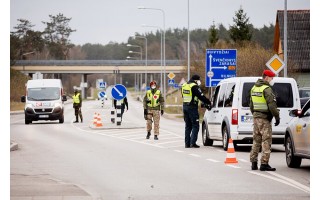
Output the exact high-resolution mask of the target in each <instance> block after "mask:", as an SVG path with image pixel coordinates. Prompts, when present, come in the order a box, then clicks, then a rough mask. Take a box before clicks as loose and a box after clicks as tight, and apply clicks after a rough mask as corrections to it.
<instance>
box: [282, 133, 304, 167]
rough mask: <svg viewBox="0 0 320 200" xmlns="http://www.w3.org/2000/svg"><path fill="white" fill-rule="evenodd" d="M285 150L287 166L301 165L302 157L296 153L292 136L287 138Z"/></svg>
mask: <svg viewBox="0 0 320 200" xmlns="http://www.w3.org/2000/svg"><path fill="white" fill-rule="evenodd" d="M285 150H286V162H287V166H288V167H290V168H298V167H300V165H301V161H302V158H300V157H297V156H295V155H294V153H293V151H294V149H293V143H292V139H291V137H290V136H288V137H287V138H286V141H285Z"/></svg>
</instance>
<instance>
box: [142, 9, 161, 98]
mask: <svg viewBox="0 0 320 200" xmlns="http://www.w3.org/2000/svg"><path fill="white" fill-rule="evenodd" d="M138 9H141V10H146V9H148V10H158V11H161V12H162V15H163V66H164V76H163V80H164V81H163V85H164V88H163V96H164V99H166V26H165V24H166V17H165V13H164V11H163V10H162V9H160V8H146V7H143V6H139V7H138Z"/></svg>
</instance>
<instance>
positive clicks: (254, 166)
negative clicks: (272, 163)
mask: <svg viewBox="0 0 320 200" xmlns="http://www.w3.org/2000/svg"><path fill="white" fill-rule="evenodd" d="M257 169H258V163H257V162H252V163H251V170H257Z"/></svg>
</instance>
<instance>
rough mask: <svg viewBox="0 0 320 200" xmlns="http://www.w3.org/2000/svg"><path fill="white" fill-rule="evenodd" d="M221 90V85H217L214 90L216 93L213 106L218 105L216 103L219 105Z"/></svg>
mask: <svg viewBox="0 0 320 200" xmlns="http://www.w3.org/2000/svg"><path fill="white" fill-rule="evenodd" d="M219 90H220V85H219V86H217V87H216V89H215V91H214V95H213V107H216V105H217V101H218V94H219Z"/></svg>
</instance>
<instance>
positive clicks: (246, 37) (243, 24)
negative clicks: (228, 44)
mask: <svg viewBox="0 0 320 200" xmlns="http://www.w3.org/2000/svg"><path fill="white" fill-rule="evenodd" d="M233 22H234V25H233V26H230V28H229V34H230V37H231V39H232V40H233V41H234V42H242V41H250V40H251V37H252V30H251V28H250V27H252V25H251V24H250V23H249V17H247V14H246V13H244V11H243V9H242V7H240V9H239V10H238V11H237V12H236V16H235V18H233Z"/></svg>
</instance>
